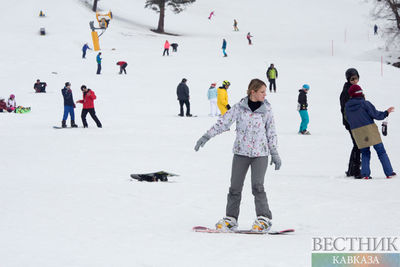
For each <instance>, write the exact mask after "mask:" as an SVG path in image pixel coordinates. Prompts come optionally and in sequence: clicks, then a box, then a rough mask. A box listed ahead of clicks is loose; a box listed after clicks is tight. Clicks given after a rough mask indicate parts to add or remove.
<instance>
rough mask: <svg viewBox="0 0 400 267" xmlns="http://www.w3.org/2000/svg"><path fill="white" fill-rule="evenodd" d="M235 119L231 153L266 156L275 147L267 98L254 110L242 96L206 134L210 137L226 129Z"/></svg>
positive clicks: (274, 132)
mask: <svg viewBox="0 0 400 267" xmlns="http://www.w3.org/2000/svg"><path fill="white" fill-rule="evenodd" d="M235 121H236V140H235V143H234V145H233V153H234V154H237V155H242V156H247V157H262V156H268V155H269V154H270V151H271V150H276V149H277V143H278V140H277V136H276V130H275V122H274V116H273V114H272V108H271V105H270V104H269V103H268V101H267V100H264V103H263V104H262V105H261V106H260V107H259V108H258V109H257V110H255V111H254V112H252V111H251V109H250V108H249V105H248V97H245V98H243V99H242V100H241V101H240V102H239V103H237V104H235V105H234V106H233V107H232V108H231V109H230V110H228V112H226V113H225V115H224V116H222V117H221V118H220V119H219V120H218V121H217V123H216V124H214V125H213V126H212V127H211V129H210V130H208V131H207V135H208V136H209V137H210V138H211V137H214V136H216V135H218V134H220V133H223V132H225V131H228V130H229V129H230V127H231V125H232V124H233V123H234V122H235Z"/></svg>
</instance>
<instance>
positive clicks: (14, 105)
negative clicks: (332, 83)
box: [7, 94, 17, 112]
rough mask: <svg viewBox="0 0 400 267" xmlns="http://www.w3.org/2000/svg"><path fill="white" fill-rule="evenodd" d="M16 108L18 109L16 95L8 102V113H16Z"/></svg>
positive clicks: (11, 96)
mask: <svg viewBox="0 0 400 267" xmlns="http://www.w3.org/2000/svg"><path fill="white" fill-rule="evenodd" d="M16 108H17V102H16V101H15V95H13V94H11V95H10V97H9V98H8V100H7V111H8V112H15V109H16Z"/></svg>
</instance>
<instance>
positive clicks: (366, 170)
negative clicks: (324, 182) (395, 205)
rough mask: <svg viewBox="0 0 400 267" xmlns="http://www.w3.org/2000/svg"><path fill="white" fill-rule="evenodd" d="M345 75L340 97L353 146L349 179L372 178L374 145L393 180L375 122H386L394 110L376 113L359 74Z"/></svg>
mask: <svg viewBox="0 0 400 267" xmlns="http://www.w3.org/2000/svg"><path fill="white" fill-rule="evenodd" d="M345 76H346V80H347V81H346V82H345V84H344V85H343V90H342V92H341V94H340V107H341V113H342V122H343V125H344V127H345V128H346V130H348V131H349V134H350V137H351V140H352V143H353V148H352V150H351V153H350V159H349V164H348V169H347V171H346V176H348V177H354V178H356V179H371V170H370V160H371V152H370V147H371V146H373V147H374V149H375V151H376V153H377V154H378V158H379V160H380V162H381V164H382V167H383V171H384V173H385V175H386V177H387V178H392V177H394V176H396V173H395V172H394V171H393V168H392V165H391V163H390V160H389V157H388V155H387V153H386V150H385V147H384V145H383V142H382V139H381V136H380V133H379V130H378V127H377V125H376V124H375V123H374V120H383V119H385V118H386V117H387V116H389V114H390V113H392V112H393V111H394V107H389V108H388V109H386V110H385V111H378V110H376V108H375V106H374V105H373V104H372V103H371V102H369V101H367V100H365V95H364V92H363V90H362V88H361V87H360V86H359V85H358V82H359V80H360V75H359V73H358V71H357V70H356V69H355V68H350V69H348V70H347V71H346V73H345ZM360 154H361V156H360Z"/></svg>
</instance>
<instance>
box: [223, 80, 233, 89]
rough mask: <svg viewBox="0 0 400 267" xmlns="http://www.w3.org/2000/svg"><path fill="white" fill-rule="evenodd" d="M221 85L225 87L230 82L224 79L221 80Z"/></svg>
mask: <svg viewBox="0 0 400 267" xmlns="http://www.w3.org/2000/svg"><path fill="white" fill-rule="evenodd" d="M222 85H223V86H224V87H226V86H229V85H231V83H230V82H229V81H227V80H225V81H223V82H222Z"/></svg>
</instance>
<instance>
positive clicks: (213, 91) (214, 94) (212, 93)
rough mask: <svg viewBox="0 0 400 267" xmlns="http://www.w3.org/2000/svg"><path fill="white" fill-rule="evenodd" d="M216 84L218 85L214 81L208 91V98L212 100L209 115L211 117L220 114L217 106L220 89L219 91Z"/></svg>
mask: <svg viewBox="0 0 400 267" xmlns="http://www.w3.org/2000/svg"><path fill="white" fill-rule="evenodd" d="M216 85H217V84H216V83H212V84H211V86H210V88H209V89H208V92H207V98H208V100H209V101H210V114H209V115H210V116H211V117H214V116H218V115H219V112H218V106H217V98H218V91H217V88H215V86H216Z"/></svg>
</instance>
